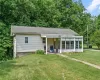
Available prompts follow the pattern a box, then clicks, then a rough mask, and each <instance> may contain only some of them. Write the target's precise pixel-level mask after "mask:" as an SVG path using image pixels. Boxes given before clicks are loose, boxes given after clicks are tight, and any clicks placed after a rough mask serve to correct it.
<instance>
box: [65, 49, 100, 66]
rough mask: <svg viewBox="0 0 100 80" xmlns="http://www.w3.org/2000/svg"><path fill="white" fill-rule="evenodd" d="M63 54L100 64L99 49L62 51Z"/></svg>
mask: <svg viewBox="0 0 100 80" xmlns="http://www.w3.org/2000/svg"><path fill="white" fill-rule="evenodd" d="M64 54H65V55H67V56H70V57H73V58H77V59H80V60H84V61H87V62H90V63H93V64H96V65H99V66H100V51H93V50H85V51H84V52H83V53H64Z"/></svg>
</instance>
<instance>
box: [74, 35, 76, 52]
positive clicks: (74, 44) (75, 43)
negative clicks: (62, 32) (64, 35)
mask: <svg viewBox="0 0 100 80" xmlns="http://www.w3.org/2000/svg"><path fill="white" fill-rule="evenodd" d="M75 46H76V42H75V37H74V51H75Z"/></svg>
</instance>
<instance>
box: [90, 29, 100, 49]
mask: <svg viewBox="0 0 100 80" xmlns="http://www.w3.org/2000/svg"><path fill="white" fill-rule="evenodd" d="M91 41H92V42H93V43H94V44H96V45H97V47H98V49H100V30H96V31H95V32H94V34H93V35H92V38H91Z"/></svg>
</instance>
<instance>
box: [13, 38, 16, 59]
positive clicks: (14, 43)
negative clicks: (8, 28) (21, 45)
mask: <svg viewBox="0 0 100 80" xmlns="http://www.w3.org/2000/svg"><path fill="white" fill-rule="evenodd" d="M13 46H14V52H13V57H14V58H16V54H17V51H16V37H14V38H13Z"/></svg>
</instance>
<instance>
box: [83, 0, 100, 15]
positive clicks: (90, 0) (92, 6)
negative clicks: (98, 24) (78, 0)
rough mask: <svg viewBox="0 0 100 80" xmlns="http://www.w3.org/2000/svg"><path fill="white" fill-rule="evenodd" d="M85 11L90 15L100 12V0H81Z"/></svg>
mask: <svg viewBox="0 0 100 80" xmlns="http://www.w3.org/2000/svg"><path fill="white" fill-rule="evenodd" d="M82 3H83V5H84V7H85V8H86V12H89V13H91V15H92V16H98V15H99V14H100V0H82Z"/></svg>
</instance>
